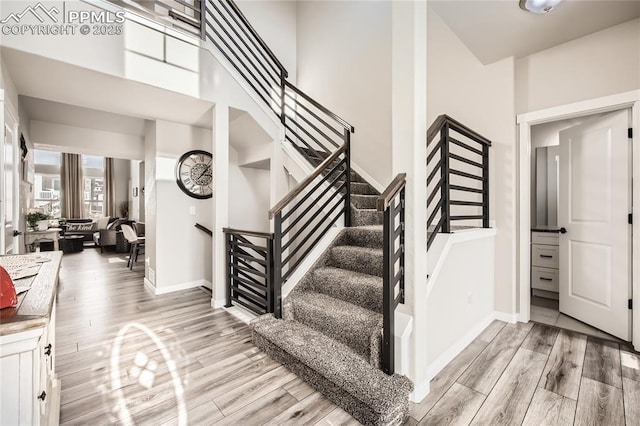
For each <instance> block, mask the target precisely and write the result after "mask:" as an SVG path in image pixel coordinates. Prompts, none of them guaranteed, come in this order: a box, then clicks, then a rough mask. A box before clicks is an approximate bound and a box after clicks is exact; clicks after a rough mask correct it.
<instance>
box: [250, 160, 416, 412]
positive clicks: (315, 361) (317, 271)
mask: <svg viewBox="0 0 640 426" xmlns="http://www.w3.org/2000/svg"><path fill="white" fill-rule="evenodd" d="M312 161H313V160H312ZM351 177H352V181H351V184H350V185H351V200H352V204H351V215H352V224H353V225H354V226H352V227H347V228H345V229H343V230H342V231H341V232H340V234H339V235H338V237H337V238H336V239H335V240H334V241H333V243H332V244H331V246H330V247H329V248H328V249H327V250H326V251H325V252H324V253H323V255H322V256H321V257H320V259H319V260H318V261H317V262H316V263H315V265H314V266H313V267H312V268H311V270H309V271H308V272H307V273H306V274H305V275H304V277H303V278H302V280H301V281H300V282H299V283H298V285H297V286H296V287H295V289H294V290H293V291H292V292H291V294H289V296H288V297H287V298H286V299H285V300H284V302H283V314H282V316H283V319H282V320H278V319H276V318H275V317H274V316H273V315H265V316H262V317H260V318H258V319H256V320H254V321H253V322H252V323H251V327H252V339H253V342H254V344H255V345H256V346H258V347H259V348H261V349H262V350H264V351H265V352H266V353H268V354H269V355H270V356H272V357H273V358H274V359H276V360H278V361H280V362H281V363H283V364H284V365H286V366H287V367H288V368H289V369H291V370H292V371H294V372H295V373H296V374H298V375H299V376H300V377H301V378H303V379H304V380H305V381H307V382H308V383H310V384H311V385H313V386H314V388H316V389H317V390H318V391H320V392H322V393H323V394H324V395H325V396H327V397H328V398H329V399H331V400H332V401H333V402H334V403H335V404H337V405H339V406H341V407H342V408H344V409H345V411H347V412H348V413H350V414H351V415H352V416H354V417H355V418H356V419H358V421H360V422H361V423H363V424H365V425H391V424H403V423H404V420H405V419H406V417H407V416H408V409H409V393H410V392H411V391H412V390H413V384H412V383H411V381H409V380H408V379H407V378H406V377H404V376H400V375H397V374H393V375H387V374H385V373H383V372H382V371H381V367H382V346H383V339H382V336H383V305H384V303H383V302H384V301H383V288H384V286H383V274H384V252H383V244H384V234H383V225H382V222H383V213H382V212H380V211H378V210H377V208H376V203H377V200H378V198H379V197H380V194H379V193H378V192H377V191H376V190H375V189H374V188H373V187H372V186H371V185H370V184H368V183H367V182H366V181H364V180H363V179H362V178H361V177H360V176H359V175H357V174H356V173H354V172H353V171H352V172H351Z"/></svg>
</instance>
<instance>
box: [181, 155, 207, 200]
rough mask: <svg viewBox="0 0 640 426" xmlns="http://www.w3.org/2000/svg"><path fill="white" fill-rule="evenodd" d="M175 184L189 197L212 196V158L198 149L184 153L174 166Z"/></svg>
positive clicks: (201, 197) (203, 197)
mask: <svg viewBox="0 0 640 426" xmlns="http://www.w3.org/2000/svg"><path fill="white" fill-rule="evenodd" d="M176 183H177V184H178V186H179V187H180V189H182V191H183V192H184V193H185V194H187V195H188V196H190V197H193V198H198V199H201V200H202V199H205V198H211V197H212V196H213V157H212V155H211V153H209V152H207V151H202V150H199V149H196V150H193V151H189V152H185V153H184V154H183V155H182V157H180V159H179V160H178V164H177V165H176Z"/></svg>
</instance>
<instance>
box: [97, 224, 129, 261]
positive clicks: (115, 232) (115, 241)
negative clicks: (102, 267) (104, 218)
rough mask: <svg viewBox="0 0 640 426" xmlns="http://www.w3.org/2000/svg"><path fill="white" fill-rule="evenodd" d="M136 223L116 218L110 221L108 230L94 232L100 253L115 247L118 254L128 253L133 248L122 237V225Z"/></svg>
mask: <svg viewBox="0 0 640 426" xmlns="http://www.w3.org/2000/svg"><path fill="white" fill-rule="evenodd" d="M134 223H135V222H134V221H132V220H129V219H119V218H115V219H113V220H110V221H109V225H108V227H107V229H100V230H97V231H94V232H93V242H94V243H95V245H96V247H100V253H103V252H104V249H105V247H115V249H116V252H117V253H128V252H129V250H130V249H131V247H130V246H129V244H128V243H127V241H126V239H124V237H123V236H122V235H121V234H122V230H121V228H120V227H121V225H123V224H126V225H133V224H134Z"/></svg>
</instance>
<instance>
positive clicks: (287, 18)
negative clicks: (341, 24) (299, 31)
mask: <svg viewBox="0 0 640 426" xmlns="http://www.w3.org/2000/svg"><path fill="white" fill-rule="evenodd" d="M238 6H239V7H240V10H242V13H244V15H245V16H246V17H247V19H248V20H249V22H250V23H251V25H252V26H253V28H255V30H256V31H257V32H258V34H259V35H260V37H262V39H263V40H264V41H265V43H266V44H267V46H269V48H270V49H271V51H272V52H273V53H274V54H275V56H276V57H277V58H278V60H279V61H280V63H282V65H283V66H284V67H285V69H286V70H287V71H288V72H289V77H288V80H289V81H291V82H293V83H294V84H295V82H296V71H297V70H296V64H297V61H296V42H297V39H296V28H297V19H296V13H297V7H298V2H296V1H245V0H241V1H239V2H238Z"/></svg>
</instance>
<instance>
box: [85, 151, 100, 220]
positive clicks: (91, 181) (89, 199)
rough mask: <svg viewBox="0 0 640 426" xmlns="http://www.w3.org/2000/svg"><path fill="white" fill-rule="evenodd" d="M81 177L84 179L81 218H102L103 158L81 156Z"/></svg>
mask: <svg viewBox="0 0 640 426" xmlns="http://www.w3.org/2000/svg"><path fill="white" fill-rule="evenodd" d="M82 176H83V178H84V197H83V206H84V216H83V217H86V218H89V217H91V218H93V217H103V216H104V157H97V156H95V155H83V156H82Z"/></svg>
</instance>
